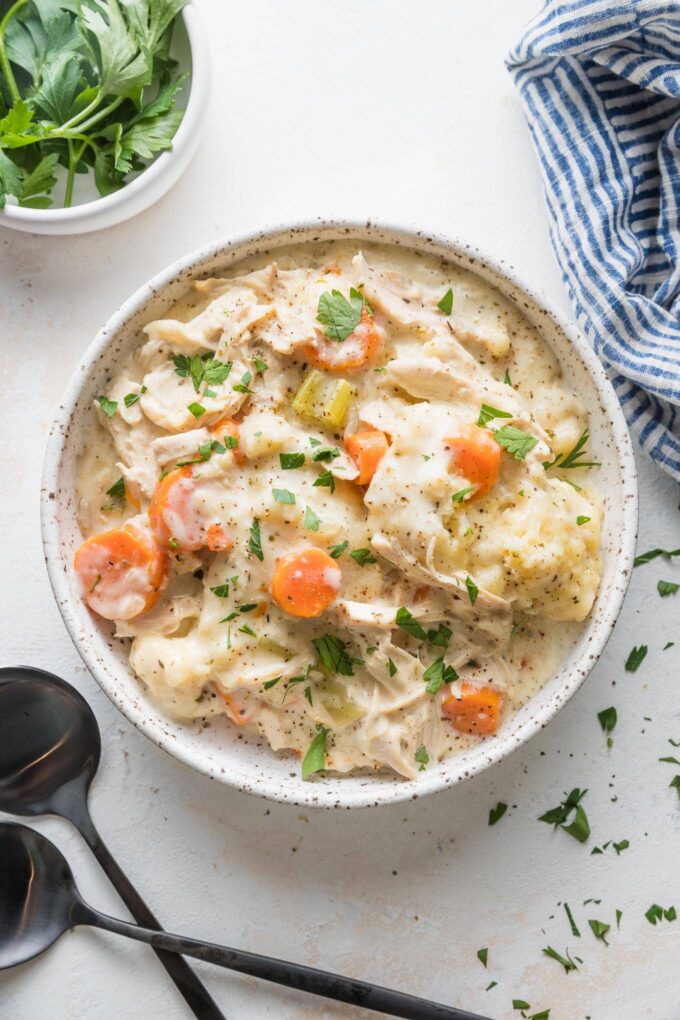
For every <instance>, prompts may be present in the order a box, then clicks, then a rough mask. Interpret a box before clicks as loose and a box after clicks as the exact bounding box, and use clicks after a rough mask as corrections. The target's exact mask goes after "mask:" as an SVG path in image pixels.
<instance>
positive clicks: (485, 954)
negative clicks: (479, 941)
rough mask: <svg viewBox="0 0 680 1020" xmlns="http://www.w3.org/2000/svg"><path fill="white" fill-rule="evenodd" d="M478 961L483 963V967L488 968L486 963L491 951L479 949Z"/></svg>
mask: <svg viewBox="0 0 680 1020" xmlns="http://www.w3.org/2000/svg"><path fill="white" fill-rule="evenodd" d="M477 959H478V960H479V962H480V963H481V965H482V966H483V967H486V962H487V960H488V959H489V950H488V949H486V948H484V949H478V950H477Z"/></svg>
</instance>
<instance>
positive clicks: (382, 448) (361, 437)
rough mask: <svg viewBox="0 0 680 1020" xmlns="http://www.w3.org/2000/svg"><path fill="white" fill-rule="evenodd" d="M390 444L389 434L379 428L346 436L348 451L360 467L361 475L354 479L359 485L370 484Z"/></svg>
mask: <svg viewBox="0 0 680 1020" xmlns="http://www.w3.org/2000/svg"><path fill="white" fill-rule="evenodd" d="M389 445H390V444H389V442H388V440H387V436H386V435H385V433H384V432H380V430H379V429H365V430H364V431H362V432H354V433H352V434H351V435H349V436H345V446H346V447H347V452H348V454H349V455H350V457H351V458H352V460H353V461H354V463H355V464H356V466H357V467H358V468H359V475H358V477H357V478H355V479H354V481H355V482H356V483H357V485H368V483H369V482H370V481H371V479H372V478H373V475H374V474H375V472H376V470H377V468H378V464H379V463H380V461H381V460H382V459H383V457H384V456H385V454H386V453H387V450H388V448H389Z"/></svg>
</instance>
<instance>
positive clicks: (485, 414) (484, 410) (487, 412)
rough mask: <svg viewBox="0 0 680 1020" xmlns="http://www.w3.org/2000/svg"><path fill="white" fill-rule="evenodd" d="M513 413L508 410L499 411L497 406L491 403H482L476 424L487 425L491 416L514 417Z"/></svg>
mask: <svg viewBox="0 0 680 1020" xmlns="http://www.w3.org/2000/svg"><path fill="white" fill-rule="evenodd" d="M514 417H515V416H514V414H511V413H510V412H509V411H501V410H500V409H499V408H498V407H492V406H491V404H482V407H481V410H480V412H479V418H478V419H477V424H478V425H480V426H481V425H488V424H489V422H490V421H491V420H492V419H493V418H514Z"/></svg>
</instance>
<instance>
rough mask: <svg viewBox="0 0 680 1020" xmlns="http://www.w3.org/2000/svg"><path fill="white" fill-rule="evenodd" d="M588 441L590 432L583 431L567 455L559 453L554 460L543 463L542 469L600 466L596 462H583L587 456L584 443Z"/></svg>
mask: <svg viewBox="0 0 680 1020" xmlns="http://www.w3.org/2000/svg"><path fill="white" fill-rule="evenodd" d="M589 439H590V432H589V431H588V429H584V430H583V432H582V433H581V435H580V436H579V438H578V439H577V440H576V442H575V443H574V445H573V447H572V448H571V450H570V451H569V453H566V454H561V453H559V454H558V455H557V457H555V459H554V460H547V461H544V462H543V467H544V468H545V470H546V471H548V470H549V469H550V468H552V467H558V468H560V470H566V469H568V468H590V467H599V466H600V464H599V462H598V461H596V460H584V459H583V458H584V457H587V456H588V454H587V452H586V450H585V446H586V443H587V442H588V440H589Z"/></svg>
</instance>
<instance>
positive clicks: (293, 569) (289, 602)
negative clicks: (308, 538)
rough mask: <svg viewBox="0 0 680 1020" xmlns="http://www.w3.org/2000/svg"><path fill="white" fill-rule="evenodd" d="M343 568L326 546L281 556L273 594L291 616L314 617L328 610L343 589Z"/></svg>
mask: <svg viewBox="0 0 680 1020" xmlns="http://www.w3.org/2000/svg"><path fill="white" fill-rule="evenodd" d="M341 579H342V574H341V572H340V568H339V566H338V565H337V563H336V562H335V560H333V559H331V557H330V556H329V555H328V553H326V552H324V551H323V549H317V548H316V547H315V546H310V547H309V548H307V549H302V550H300V551H299V552H292V553H287V554H286V555H285V556H281V557H280V558H279V559H278V560H277V561H276V565H275V566H274V573H273V574H272V580H271V586H270V590H271V595H272V598H273V599H274V601H275V602H276V604H277V605H278V606H279V607H280V608H281V609H285V611H286V612H287V613H290V614H291V616H300V617H303V618H304V619H311V618H313V617H316V616H321V614H322V613H323V611H324V610H325V609H328V607H329V606H330V604H331V602H332V601H333V599H334V598H335V597H336V595H337V594H338V591H339V590H340V581H341Z"/></svg>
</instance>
